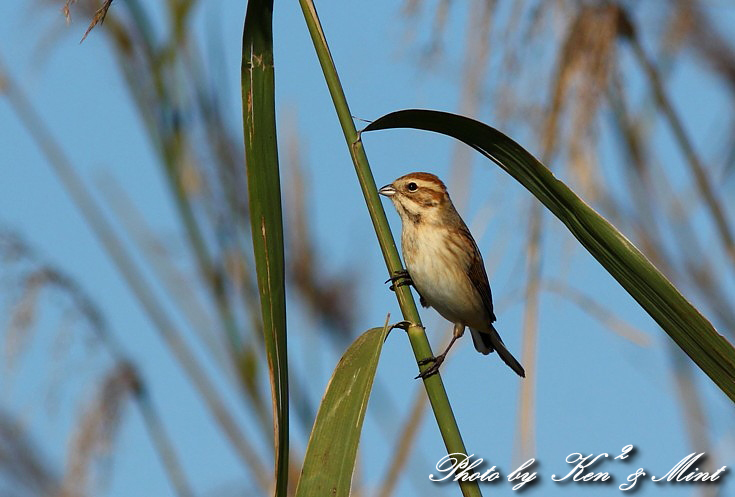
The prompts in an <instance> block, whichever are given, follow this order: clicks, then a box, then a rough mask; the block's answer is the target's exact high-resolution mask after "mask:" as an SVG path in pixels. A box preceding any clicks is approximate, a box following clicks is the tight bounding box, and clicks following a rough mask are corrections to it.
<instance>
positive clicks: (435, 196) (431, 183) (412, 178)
mask: <svg viewBox="0 0 735 497" xmlns="http://www.w3.org/2000/svg"><path fill="white" fill-rule="evenodd" d="M379 193H380V194H381V195H384V196H386V197H388V198H390V199H391V201H392V202H393V205H395V207H396V210H397V211H398V215H400V216H401V220H402V221H403V222H404V223H405V222H413V223H418V222H420V221H422V222H429V223H433V222H440V220H441V218H442V216H443V215H444V214H445V212H446V211H447V209H448V207H449V206H452V201H451V200H450V199H449V194H448V193H447V187H446V186H444V183H442V180H440V179H439V178H438V177H436V176H435V175H433V174H431V173H409V174H406V175H405V176H401V177H400V178H398V179H397V180H395V181H394V182H393V183H391V184H389V185H385V186H384V187H383V188H381V189H380V190H379ZM451 210H452V211H453V207H452V209H451Z"/></svg>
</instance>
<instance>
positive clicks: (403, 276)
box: [385, 269, 413, 292]
mask: <svg viewBox="0 0 735 497" xmlns="http://www.w3.org/2000/svg"><path fill="white" fill-rule="evenodd" d="M389 281H390V282H391V283H392V284H391V286H390V289H391V290H392V291H394V292H395V291H396V288H398V287H399V286H405V285H413V280H412V279H411V275H409V274H408V271H407V270H405V269H401V270H398V271H396V272H394V273H393V276H391V277H390V278H388V279H387V280H385V282H386V283H388V282H389Z"/></svg>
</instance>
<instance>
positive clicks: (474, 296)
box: [380, 173, 526, 378]
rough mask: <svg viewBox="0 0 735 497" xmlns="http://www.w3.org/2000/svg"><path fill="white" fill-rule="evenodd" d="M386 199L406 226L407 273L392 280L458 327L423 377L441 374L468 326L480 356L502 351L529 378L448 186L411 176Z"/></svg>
mask: <svg viewBox="0 0 735 497" xmlns="http://www.w3.org/2000/svg"><path fill="white" fill-rule="evenodd" d="M380 194H381V195H385V196H386V197H388V198H390V199H391V201H392V202H393V205H394V206H395V207H396V210H397V211H398V215H399V216H400V217H401V221H402V224H403V229H402V232H401V244H402V248H403V259H404V262H405V264H406V269H407V274H406V273H405V272H403V273H399V274H396V275H394V277H393V278H391V280H392V281H394V282H395V284H396V285H402V284H408V283H412V284H413V286H414V287H415V288H416V290H417V291H418V293H419V297H420V301H421V305H423V306H424V307H429V306H431V307H433V308H434V309H436V310H437V312H438V313H439V314H441V315H442V316H443V317H444V319H447V320H448V321H451V322H452V323H454V334H453V336H452V341H451V342H449V346H447V349H446V350H445V351H444V352H443V353H442V354H441V355H439V356H437V357H436V358H430V359H427V360H426V362H427V363H428V362H433V365H432V367H431V368H429V369H427V370H426V371H424V372H423V373H422V374H421V375H419V376H421V377H422V378H426V377H427V376H430V375H432V374H434V373H436V372H437V371H438V370H439V366H440V365H441V363H442V362H444V358H445V357H446V355H447V352H449V349H451V348H452V345H454V342H455V341H456V340H457V339H458V338H459V337H461V336H462V335H463V334H464V329H465V327H466V326H468V327H469V328H470V331H471V333H472V341H473V343H474V345H475V349H476V350H477V351H478V352H481V353H483V354H489V353H490V352H493V351H497V352H498V355H499V356H500V358H501V359H502V360H503V362H505V363H506V364H507V365H508V366H510V368H511V369H512V370H513V371H515V372H516V373H517V374H518V375H519V376H522V377H525V376H526V373H525V371H524V370H523V367H522V366H521V364H520V363H519V362H518V361H517V360H516V358H515V357H513V355H512V354H511V353H510V352H508V349H506V348H505V345H504V344H503V340H502V339H501V338H500V335H499V334H498V332H497V330H496V329H495V327H494V326H493V322H494V321H495V314H494V313H493V298H492V294H491V292H490V284H489V283H488V279H487V273H486V272H485V265H484V263H483V262H482V255H480V251H479V249H478V248H477V244H476V243H475V240H474V238H472V235H471V234H470V231H469V229H468V228H467V225H466V224H465V223H464V221H462V218H461V217H460V216H459V213H458V212H457V209H455V208H454V204H452V200H451V199H450V198H449V194H448V193H447V188H446V187H445V186H444V183H442V181H441V180H440V179H439V178H437V177H436V176H435V175H433V174H430V173H410V174H407V175H405V176H401V177H400V178H398V179H397V180H395V181H394V182H393V183H391V184H390V185H386V186H384V187H383V188H381V189H380Z"/></svg>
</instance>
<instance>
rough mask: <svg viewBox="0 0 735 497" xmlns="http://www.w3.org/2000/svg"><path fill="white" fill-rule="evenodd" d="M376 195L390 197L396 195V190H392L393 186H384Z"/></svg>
mask: <svg viewBox="0 0 735 497" xmlns="http://www.w3.org/2000/svg"><path fill="white" fill-rule="evenodd" d="M378 193H380V194H381V195H385V196H386V197H392V196H393V195H395V194H396V189H395V188H393V185H385V186H384V187H383V188H381V189H380V190H378Z"/></svg>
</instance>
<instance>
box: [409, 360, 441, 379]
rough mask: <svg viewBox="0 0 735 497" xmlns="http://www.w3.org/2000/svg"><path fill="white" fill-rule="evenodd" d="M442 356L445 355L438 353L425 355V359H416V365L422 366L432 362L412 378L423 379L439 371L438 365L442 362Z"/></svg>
mask: <svg viewBox="0 0 735 497" xmlns="http://www.w3.org/2000/svg"><path fill="white" fill-rule="evenodd" d="M444 357H445V355H444V354H441V355H439V356H437V357H427V358H426V359H421V360H420V361H418V365H419V366H424V365H426V364H430V363H433V364H432V365H431V367H430V368H428V369H426V370H424V371H422V372H420V373H419V374H418V376H416V378H414V379H419V378H421V379H422V380H425V379H426V378H428V377H429V376H433V375H435V374H436V373H438V372H439V366H441V365H442V363H443V362H444Z"/></svg>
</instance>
